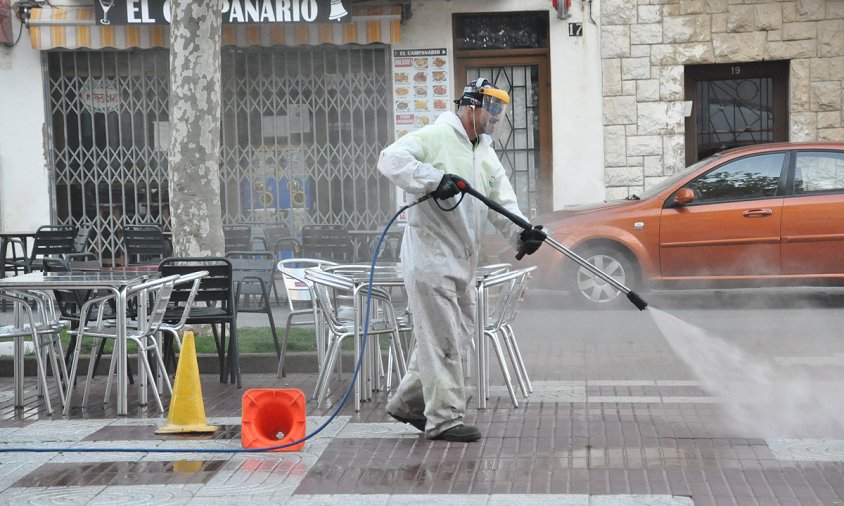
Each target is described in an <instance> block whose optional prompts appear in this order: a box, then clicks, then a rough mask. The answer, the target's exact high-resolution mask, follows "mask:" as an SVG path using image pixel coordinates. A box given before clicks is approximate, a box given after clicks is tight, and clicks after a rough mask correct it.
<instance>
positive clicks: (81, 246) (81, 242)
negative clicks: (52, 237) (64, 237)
mask: <svg viewBox="0 0 844 506" xmlns="http://www.w3.org/2000/svg"><path fill="white" fill-rule="evenodd" d="M93 233H94V227H93V226H92V225H91V224H90V223H86V224H85V225H81V226H80V227H79V230H77V231H76V237H74V239H73V252H74V253H85V252H87V251H88V243H89V242H90V241H91V236H92V235H93Z"/></svg>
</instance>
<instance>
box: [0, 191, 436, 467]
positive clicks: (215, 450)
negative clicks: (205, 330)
mask: <svg viewBox="0 0 844 506" xmlns="http://www.w3.org/2000/svg"><path fill="white" fill-rule="evenodd" d="M427 198H428V196H427V195H426V196H424V197H422V198H420V199H419V200H416V201H414V202H411V203H410V204H407V205H405V206H402V208H401V209H399V210H398V211H397V212H396V214H394V215H393V217H392V218H391V219H390V221H389V222H388V223H387V226H386V227H385V228H384V231H383V232H382V233H381V237H379V238H378V244H377V245H376V246H375V252H374V253H373V255H372V264H371V265H370V269H369V286H367V289H366V320H365V322H364V326H363V339H362V340H361V346H360V354H359V355H358V359H357V363H356V364H355V372H354V374H352V379H351V380H350V381H349V388H347V389H346V393H345V394H344V395H343V398H342V399H340V404H338V405H337V409H335V410H334V412H333V413H331V416H329V417H328V420H326V421H325V422H324V423H323V424H322V425H320V426H319V427H317V428H316V430H314V431H313V432H311V433H310V434H308V435H306V436H305V437H303V438H301V439H297V440H296V441H293V442H290V443H285V444H282V445H277V446H267V447H265V448H232V449H230V450H227V449H219V448H213V449H202V448H0V453H51V452H55V453H71V452H72V453H260V452H269V451H273V450H280V449H282V448H287V447H290V446H295V445H298V444H300V443H304V442H305V441H307V440H308V439H311V438H312V437H314V436H316V435H317V434H319V433H320V432H322V430H323V429H325V428H326V427H327V426H328V424H330V423H331V422H332V421H333V420H334V419H335V418H336V417H337V415H338V414H339V413H340V410H341V409H343V406H345V405H346V401H347V400H348V399H349V395H350V394H351V393H352V391H353V390H354V388H355V380H356V379H357V376H358V373H359V372H360V366H361V363H362V362H363V356H364V351H365V350H366V338H367V336H368V334H369V332H368V329H369V311H370V303H371V302H372V281H373V277H374V275H375V264H376V262H377V260H378V253H379V252H380V251H381V243H383V242H384V237H386V236H387V231H388V230H390V227H391V226H392V225H393V222H395V221H396V219H397V218H398V217H399V215H401V213H403V212H404V211H406V210H407V209H410V208H411V207H413V206H415V205H416V204H419V203H421V202H423V201H425V200H427Z"/></svg>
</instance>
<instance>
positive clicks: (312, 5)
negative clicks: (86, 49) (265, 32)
mask: <svg viewBox="0 0 844 506" xmlns="http://www.w3.org/2000/svg"><path fill="white" fill-rule="evenodd" d="M351 1H352V0H222V16H223V23H224V24H238V23H351V21H352V14H351ZM95 9H96V16H95V17H96V20H97V24H98V25H135V24H146V25H164V24H169V23H170V0H97V1H96V6H95Z"/></svg>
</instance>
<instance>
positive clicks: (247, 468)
mask: <svg viewBox="0 0 844 506" xmlns="http://www.w3.org/2000/svg"><path fill="white" fill-rule="evenodd" d="M529 302H530V300H529ZM283 313H284V311H283V310H279V315H278V317H277V318H278V319H277V321H278V322H282V323H283V322H284V321H285V320H284V318H283ZM640 314H644V313H638V312H629V313H628V312H606V313H604V312H592V313H591V314H575V313H574V312H561V311H556V310H553V309H551V308H549V307H548V305H547V304H526V305H525V307H524V309H523V310H522V311H521V313H520V315H519V318H518V320H517V328H516V332H517V335H518V336H519V342H520V345H521V347H522V352H523V354H524V356H525V359H526V361H527V366H528V370H529V371H530V372H531V375H532V376H531V379H532V380H533V385H534V392H533V393H532V394H531V396H530V398H529V399H528V400H526V401H524V402H522V403H521V405H520V407H519V408H513V407H512V405H511V404H510V401H509V399H508V397H507V393H506V390H505V389H504V388H503V387H502V386H500V385H501V383H500V381H499V380H498V378H497V376H496V375H495V374H493V380H492V381H493V385H494V386H493V388H492V391H491V395H490V401H489V407H488V409H487V410H484V411H480V410H478V409H477V403H476V402H474V400H471V401H470V408H469V411H468V414H467V423H469V424H475V425H478V426H479V427H480V429H481V431H482V432H483V434H484V438H483V439H482V440H481V441H479V442H477V443H472V444H455V443H446V442H440V441H428V440H425V439H424V438H422V437H420V434H419V432H418V431H416V430H415V429H413V428H412V427H410V426H409V425H404V424H400V423H396V422H394V421H393V420H392V419H390V418H389V417H388V416H387V415H386V414H385V413H384V404H385V396H384V394H380V395H378V396H376V397H375V398H374V399H373V400H372V402H367V403H364V404H363V406H362V408H361V411H360V412H359V413H355V412H354V411H353V409H352V408H351V403H349V404H348V405H347V406H346V407H344V408H343V409H342V410H341V411H340V414H339V416H338V417H337V418H336V419H335V420H334V421H333V422H332V423H331V424H330V425H328V426H327V428H326V429H325V430H323V431H322V432H321V433H320V434H318V435H317V436H316V437H315V438H313V439H311V440H309V441H308V442H307V443H306V446H305V448H304V450H303V451H300V452H293V453H271V454H226V453H189V454H174V453H160V454H157V453H93V454H80V453H72V452H65V453H35V454H28V453H27V454H25V453H10V454H3V455H2V458H0V501H2V502H4V503H10V504H18V503H27V504H41V503H48V502H67V503H73V504H105V503H109V504H113V503H121V504H125V503H130V502H137V503H143V504H159V503H161V504H164V503H167V504H186V503H187V504H252V503H255V504H307V505H313V504H343V505H353V504H367V505H369V504H402V505H409V504H467V505H475V504H479V505H480V504H502V505H503V504H506V505H508V506H510V505H517V504H555V505H559V504H562V505H672V506H673V505H678V506H679V505H691V504H694V505H713V504H717V505H726V504H729V505H745V504H755V505H774V504H782V505H798V504H822V505H833V504H844V501H843V500H842V499H843V498H844V434H842V435H840V436H839V439H837V440H825V441H818V440H785V439H778V440H776V439H767V440H766V439H762V438H758V437H754V435H753V434H739V433H736V431H735V430H733V429H731V428H730V427H729V426H726V425H725V423H724V422H723V418H722V417H721V416H720V414H719V411H718V402H717V399H715V398H712V397H710V396H708V395H707V394H706V393H705V392H703V391H702V390H701V388H700V385H699V383H698V382H697V381H696V380H695V379H694V378H693V377H691V373H690V372H689V370H688V368H687V367H686V366H685V364H683V363H681V362H679V360H678V359H677V358H676V357H675V356H674V355H673V354H672V353H671V351H670V349H668V347H667V346H666V345H665V342H664V340H663V338H662V336H660V335H658V332H655V331H654V332H652V331H651V330H652V329H650V327H648V325H651V326H652V323H649V322H647V320H646V319H645V318H644V317H642V316H638V315H640ZM575 317H576V318H575ZM261 318H262V317H261V315H250V317H249V319H248V320H247V319H246V318H242V319H241V320H240V323H241V325H244V326H259V325H260V324H261V322H262V321H265V319H264V320H262V319H261ZM253 319H254V321H253ZM247 322H248V323H247ZM253 323H254V325H253ZM264 325H265V324H264ZM639 326H641V328H638V327H639ZM633 327H637V328H633ZM640 330H641V331H642V332H643V335H645V336H646V337H638V338H636V339H628V338H625V336H626V335H628V334H630V335H633V334H634V333H635V332H638V331H640ZM496 367H497V363H495V362H493V363H492V371H493V373H494V372H495V369H496ZM348 378H349V370H348V369H344V374H343V377H342V379H341V380H340V381H338V380H336V376H335V382H334V384H333V394H332V398H331V402H332V403H333V402H336V401H337V399H338V398H339V397H340V395H341V394H342V389H344V388H345V386H346V384H347V381H348ZM315 380H316V375H315V374H314V373H300V374H291V375H289V376H288V377H287V378H283V379H278V378H276V377H275V374H246V375H244V377H243V383H244V390H245V389H247V388H300V389H302V390H303V391H304V392H306V393H307V394H308V395H310V393H311V392H312V391H313V386H314V383H315ZM33 384H34V382H32V381H31V380H29V381H27V387H28V389H27V392H26V393H27V396H28V397H27V406H26V408H25V409H24V410H19V411H15V410H14V409H13V407H12V384H11V378H2V379H0V446H5V447H21V446H26V447H77V448H113V447H121V448H127V447H128V448H148V447H158V448H197V449H203V450H207V449H211V448H213V449H237V448H240V439H239V438H240V425H239V424H240V418H239V417H240V401H241V396H242V394H243V390H238V389H236V388H235V387H234V386H233V385H228V384H221V383H219V382H218V378H217V377H216V376H214V375H203V377H202V388H203V395H204V399H205V409H206V414H207V416H208V418H209V423H212V424H217V425H220V430H218V431H217V433H216V434H215V435H213V436H192V437H189V438H184V437H176V436H156V435H154V434H153V431H154V429H155V428H156V427H157V426H158V425H161V424H163V423H164V418H163V417H162V415H160V414H159V413H157V412H156V410H155V409H154V408H153V407H149V408H148V409H147V408H144V407H139V406H137V404H136V400H135V399H136V392H135V390H134V388H132V389H131V390H130V395H129V397H130V408H129V409H130V416H129V417H117V416H115V415H114V408H113V406H109V405H105V406H104V405H103V404H102V403H101V399H102V391H103V388H104V383H103V382H102V380H100V382H99V383H98V384H97V385H96V388H95V391H94V394H93V395H92V397H91V401H90V408H89V409H88V410H86V411H85V412H83V411H82V410H81V409H79V408H74V410H73V414H72V416H71V417H70V419H68V420H64V419H62V418H61V416H57V415H54V416H53V417H52V418H51V417H49V416H47V415H46V414H45V413H44V412H43V405H42V403H39V402H38V399H37V398H36V397H35V395H34V394H35V392H34V388H33ZM130 388H131V387H130ZM839 392H840V390H839ZM80 398H81V389H77V392H76V394H75V396H74V401H73V404H74V406H78V405H79V403H80ZM57 401H58V400H57V399H56V403H57ZM333 409H334V407H333V406H326V407H324V408H323V409H316V407H315V405H314V403H313V402H309V404H308V407H307V412H308V429H309V431H310V430H312V429H314V428H315V427H317V426H319V425H321V424H322V423H323V422H324V421H325V420H327V417H328V416H329V415H330V414H331V413H332V411H333Z"/></svg>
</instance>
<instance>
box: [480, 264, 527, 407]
mask: <svg viewBox="0 0 844 506" xmlns="http://www.w3.org/2000/svg"><path fill="white" fill-rule="evenodd" d="M534 269H535V267H529V268H526V269H517V270H512V271H505V270H501V269H498V270H497V272H496V273H495V274H492V275H490V276H489V277H487V278H486V279H485V280H484V290H485V294H484V300H485V301H486V304H487V305H486V308H485V311H484V314H485V315H486V318H485V320H484V321H483V322H482V324H483V329H484V336H485V337H486V338H488V339H489V341H490V343H491V344H492V347H493V351H494V352H495V355H496V358H497V359H498V363H499V366H500V367H501V374H502V376H503V378H504V384H505V386H506V387H507V392H508V393H509V395H510V400H511V402H512V403H513V407H519V401H518V399H517V397H516V393H515V390H514V388H513V383H512V381H511V378H510V371H509V368H508V367H507V362H506V360H505V358H504V353H503V351H502V348H501V341H503V342H504V347H505V349H506V350H507V354H508V356H509V358H510V362H511V364H512V366H513V369H514V372H515V375H516V380H517V381H518V384H519V387H520V389H521V391H522V395H523V396H524V397H525V398H527V396H528V395H529V394H530V392H531V391H532V390H533V387H532V386H531V384H530V379H529V378H528V374H527V369H526V368H525V365H524V360H523V358H522V355H521V352H520V351H519V346H518V343H517V342H516V336H515V333H514V332H513V328H512V322H513V320H514V319H515V317H516V314H517V312H518V305H519V302H520V300H521V297H522V293H523V290H524V288H525V282H526V280H527V279H528V275H529V273H530V272H531V271H533V270H534ZM499 337H500V340H499ZM485 363H486V364H487V368H488V367H489V361H488V360H486V361H485ZM488 378H489V372H488V371H484V374H482V375H481V381H488ZM487 386H488V385H487ZM486 391H487V392H488V391H489V389H488V388H487V389H486Z"/></svg>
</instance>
